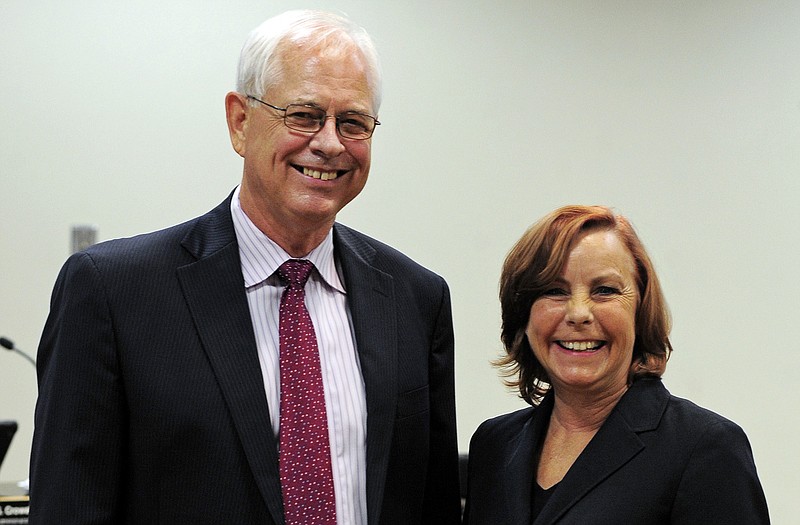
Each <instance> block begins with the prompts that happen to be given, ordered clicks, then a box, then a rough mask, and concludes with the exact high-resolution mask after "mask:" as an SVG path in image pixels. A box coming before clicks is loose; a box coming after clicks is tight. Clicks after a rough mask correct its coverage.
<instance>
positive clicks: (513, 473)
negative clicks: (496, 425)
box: [500, 394, 553, 525]
mask: <svg viewBox="0 0 800 525" xmlns="http://www.w3.org/2000/svg"><path fill="white" fill-rule="evenodd" d="M552 410H553V396H552V394H551V395H548V396H546V397H545V398H544V399H543V400H542V402H541V403H540V404H539V406H538V407H537V408H536V410H535V411H534V412H533V416H532V417H531V419H530V420H529V421H528V422H527V423H525V426H524V427H523V428H522V431H521V432H520V433H519V434H518V436H517V437H516V438H515V442H514V443H511V444H509V446H510V447H511V451H512V452H511V453H510V454H509V457H508V462H507V463H506V464H505V465H504V470H505V475H506V476H507V478H508V480H509V485H508V486H510V487H515V489H514V490H506V491H503V493H502V494H501V495H500V497H503V498H504V502H503V505H502V507H501V508H504V509H505V511H504V514H505V520H507V521H504V523H508V524H509V525H512V524H513V525H528V524H530V523H531V498H532V497H533V483H534V482H535V479H536V464H537V457H536V452H537V450H538V449H539V443H540V441H541V439H542V438H543V436H544V434H545V431H546V430H547V424H548V421H549V420H550V413H551V412H552Z"/></svg>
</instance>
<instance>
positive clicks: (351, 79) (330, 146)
mask: <svg viewBox="0 0 800 525" xmlns="http://www.w3.org/2000/svg"><path fill="white" fill-rule="evenodd" d="M277 52H278V56H279V60H281V61H282V66H283V67H282V71H283V74H282V76H281V78H280V81H279V82H278V83H277V85H276V86H275V87H273V88H271V89H269V90H268V92H267V93H265V95H264V97H263V99H262V100H264V101H265V102H268V103H270V104H273V105H275V106H279V107H283V108H285V107H286V106H288V105H289V104H313V105H315V106H318V107H320V108H322V109H323V110H325V111H326V112H327V115H329V116H332V115H338V114H340V113H343V112H345V111H358V112H361V113H367V114H370V115H374V114H375V110H374V108H373V107H372V94H371V92H370V89H369V85H368V82H367V77H366V66H365V61H364V60H363V58H362V56H361V53H360V52H358V51H357V49H356V48H355V47H353V48H346V49H344V50H338V51H332V50H330V49H326V48H324V47H317V48H312V49H305V48H300V47H298V46H296V45H294V44H281V45H279V47H278V50H277ZM243 95H245V94H240V96H241V97H242V98H244V97H243ZM242 115H243V121H242V125H241V132H240V134H239V140H238V141H237V139H236V138H234V139H233V142H234V148H235V149H236V151H237V152H238V153H239V154H240V155H241V156H242V157H243V158H244V177H243V180H242V187H241V191H240V200H241V203H242V208H243V209H244V211H245V212H246V213H247V215H248V216H249V217H250V219H251V220H252V221H253V222H254V223H255V224H256V225H257V226H259V227H260V228H261V229H262V230H265V228H264V226H263V225H265V224H270V225H272V226H270V228H282V229H284V230H286V229H293V230H295V231H298V228H299V229H300V231H302V229H303V228H309V229H316V228H324V229H327V228H330V225H331V224H332V223H333V221H334V219H335V217H336V214H337V213H338V212H339V210H341V209H342V208H343V207H344V206H345V205H346V204H347V203H348V202H350V201H351V200H353V199H354V198H355V197H356V195H358V194H359V193H360V192H361V190H362V188H363V187H364V184H366V182H367V176H368V174H369V167H370V155H371V145H372V144H371V143H372V139H371V138H370V139H367V140H352V139H344V138H342V137H340V136H339V135H338V133H337V132H336V121H335V119H333V118H329V119H327V120H326V122H325V126H324V127H323V128H322V129H321V130H320V131H318V132H317V133H313V134H312V133H303V132H299V131H295V130H292V129H289V128H288V127H286V126H285V125H284V123H283V112H281V111H277V110H274V109H272V108H269V107H267V106H264V105H261V104H258V105H257V106H255V107H244V108H243V113H242ZM228 118H229V125H230V119H231V115H230V108H229V115H228ZM232 134H233V132H232Z"/></svg>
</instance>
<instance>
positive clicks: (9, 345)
mask: <svg viewBox="0 0 800 525" xmlns="http://www.w3.org/2000/svg"><path fill="white" fill-rule="evenodd" d="M0 346H2V347H3V348H5V349H6V350H10V351H12V352H16V353H18V354H19V355H21V356H22V357H24V358H25V359H27V360H28V361H30V362H31V364H32V365H33V367H34V368H36V361H35V360H34V359H33V358H32V357H31V356H29V355H28V354H26V353H25V352H23V351H22V350H20V349H19V348H17V347H16V346H14V341H12V340H11V339H8V338H6V337H0Z"/></svg>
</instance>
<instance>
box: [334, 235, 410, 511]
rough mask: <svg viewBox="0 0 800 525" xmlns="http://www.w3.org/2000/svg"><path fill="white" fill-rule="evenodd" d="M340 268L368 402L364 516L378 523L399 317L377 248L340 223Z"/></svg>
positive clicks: (337, 244)
mask: <svg viewBox="0 0 800 525" xmlns="http://www.w3.org/2000/svg"><path fill="white" fill-rule="evenodd" d="M333 239H334V249H335V255H336V258H337V261H338V262H339V264H340V265H341V269H342V274H343V277H344V283H345V287H346V289H347V302H348V305H349V307H350V314H351V316H352V319H353V331H354V333H355V338H356V348H357V351H358V356H359V360H360V362H361V372H362V376H363V378H364V386H365V390H366V397H367V515H368V521H369V523H377V522H378V518H379V515H380V510H381V502H382V501H383V492H384V487H385V484H386V475H387V465H388V460H389V452H390V447H391V440H392V429H393V428H394V419H395V410H396V401H397V333H396V332H397V316H396V307H397V305H396V304H395V298H394V282H393V277H392V276H391V275H389V274H387V273H385V272H383V271H381V270H379V269H378V268H376V267H375V266H373V260H374V257H375V249H374V248H373V247H372V246H370V245H369V244H367V243H366V242H364V240H363V239H362V238H360V237H359V236H357V235H355V234H354V233H353V232H352V231H351V230H349V229H348V228H345V227H343V226H341V225H339V224H336V225H335V226H334V237H333Z"/></svg>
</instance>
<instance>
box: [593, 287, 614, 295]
mask: <svg viewBox="0 0 800 525" xmlns="http://www.w3.org/2000/svg"><path fill="white" fill-rule="evenodd" d="M595 293H597V294H599V295H616V294H618V293H619V290H617V289H616V288H614V287H613V286H598V287H597V288H596V289H595Z"/></svg>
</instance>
